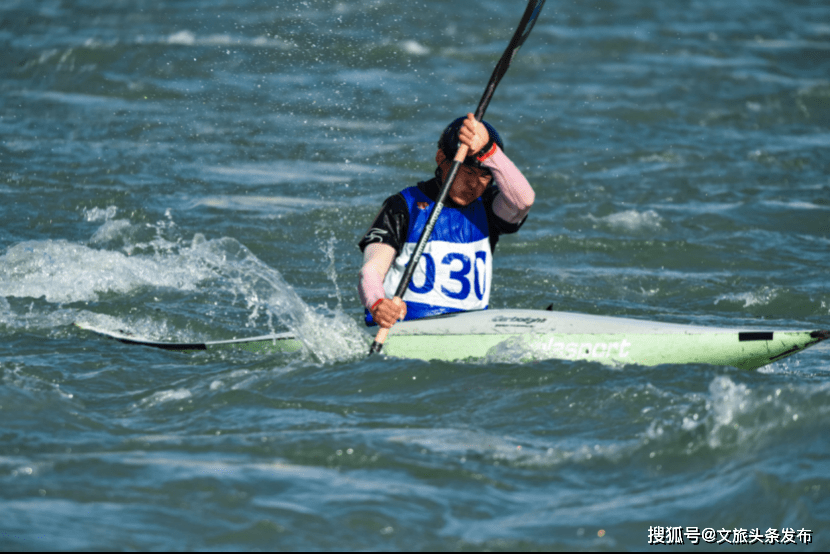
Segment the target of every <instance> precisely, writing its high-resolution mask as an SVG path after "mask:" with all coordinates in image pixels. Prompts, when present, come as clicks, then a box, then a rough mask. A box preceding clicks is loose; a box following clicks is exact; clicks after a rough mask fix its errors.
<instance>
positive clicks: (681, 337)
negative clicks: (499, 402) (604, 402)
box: [76, 310, 830, 369]
mask: <svg viewBox="0 0 830 554" xmlns="http://www.w3.org/2000/svg"><path fill="white" fill-rule="evenodd" d="M76 326H77V327H79V328H81V329H85V330H87V331H91V332H94V333H97V334H100V335H105V336H107V337H110V338H112V339H115V340H118V341H121V342H123V343H127V344H136V345H142V346H150V347H154V348H163V349H166V350H177V351H197V350H219V349H243V350H247V351H251V352H261V353H269V352H295V351H298V350H301V349H302V348H303V345H302V342H301V341H300V340H299V339H298V338H296V337H295V336H294V335H293V334H291V333H279V334H271V335H263V336H259V337H251V338H246V339H234V340H225V341H212V342H204V343H177V342H166V341H156V340H149V339H143V338H140V337H136V336H134V335H131V334H129V333H127V332H124V331H110V330H105V329H100V328H96V327H94V326H90V325H87V324H83V323H76ZM376 330H377V328H376V327H373V328H368V329H367V337H369V336H372V335H374V333H375V331H376ZM828 338H830V331H827V330H814V331H803V330H802V331H789V330H767V329H740V328H735V329H732V328H719V327H706V326H699V325H682V324H676V323H662V322H658V321H648V320H641V319H632V318H623V317H609V316H598V315H588V314H576V313H569V312H554V311H542V310H484V311H479V312H464V313H457V314H449V315H444V316H438V317H433V318H427V319H421V320H413V321H404V322H400V323H398V324H396V325H395V326H394V327H393V328H392V329H391V330H390V332H389V337H388V338H387V340H386V343H385V344H384V347H383V353H384V354H385V355H388V356H394V357H402V358H414V359H422V360H445V361H457V360H467V359H480V358H485V357H487V356H490V355H495V356H497V359H503V356H502V357H499V352H505V351H509V352H508V356H513V355H514V354H512V353H513V352H518V354H515V357H516V358H517V359H516V361H527V360H543V359H561V360H589V361H595V362H599V363H603V364H607V365H625V364H638V365H644V366H655V365H661V364H689V363H702V364H713V365H723V366H732V367H737V368H739V369H756V368H759V367H762V366H764V365H767V364H770V363H772V362H776V361H779V360H782V359H784V358H786V357H788V356H791V355H793V354H795V353H797V352H800V351H802V350H804V349H805V348H808V347H810V346H812V345H814V344H817V343H819V342H821V341H823V340H826V339H828ZM514 346H515V347H516V348H512V347H514Z"/></svg>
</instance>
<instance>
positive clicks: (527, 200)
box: [481, 147, 536, 223]
mask: <svg viewBox="0 0 830 554" xmlns="http://www.w3.org/2000/svg"><path fill="white" fill-rule="evenodd" d="M481 164H482V165H483V166H484V167H486V168H487V169H489V170H490V171H491V172H492V173H493V179H494V180H495V182H496V184H497V185H498V186H499V190H500V191H501V194H499V195H498V196H497V197H496V200H495V201H494V202H493V212H494V213H495V214H496V215H497V216H499V217H500V218H502V219H503V220H504V221H507V222H508V223H519V222H520V221H521V220H522V219H524V217H525V216H526V215H527V212H529V211H530V207H531V206H532V205H533V201H534V200H535V199H536V193H535V192H533V188H532V187H531V186H530V183H528V182H527V179H525V176H524V175H522V172H521V171H519V168H518V167H516V165H515V164H514V163H513V162H511V161H510V158H508V157H507V155H505V153H504V152H503V151H502V149H501V148H499V147H496V152H495V153H494V154H493V155H492V156H490V157H489V158H487V159H486V160H484V161H483V162H481Z"/></svg>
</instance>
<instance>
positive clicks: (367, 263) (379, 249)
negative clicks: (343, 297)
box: [357, 242, 395, 310]
mask: <svg viewBox="0 0 830 554" xmlns="http://www.w3.org/2000/svg"><path fill="white" fill-rule="evenodd" d="M394 259H395V249H394V248H392V247H391V246H389V245H388V244H382V243H379V242H378V243H373V244H369V245H367V246H366V249H365V250H364V251H363V267H362V268H360V279H359V282H358V286H357V291H358V294H359V295H360V302H361V303H362V304H363V306H364V307H365V308H366V309H367V310H368V309H370V308H371V307H372V306H373V305H374V304H375V302H377V301H378V300H380V299H382V298H386V292H385V291H384V290H383V280H384V279H385V278H386V272H387V271H389V268H390V267H392V261H393V260H394Z"/></svg>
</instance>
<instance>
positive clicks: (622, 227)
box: [588, 210, 663, 231]
mask: <svg viewBox="0 0 830 554" xmlns="http://www.w3.org/2000/svg"><path fill="white" fill-rule="evenodd" d="M588 219H590V220H591V221H594V222H596V224H598V225H601V226H604V227H610V228H611V229H614V230H618V231H654V230H656V229H659V228H660V227H662V222H663V218H662V217H660V215H659V214H658V213H657V212H655V211H654V210H647V211H645V212H638V211H637V210H626V211H624V212H617V213H614V214H611V215H607V216H604V217H595V216H593V215H588Z"/></svg>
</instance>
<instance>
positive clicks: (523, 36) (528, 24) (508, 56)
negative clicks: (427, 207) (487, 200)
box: [369, 0, 545, 354]
mask: <svg viewBox="0 0 830 554" xmlns="http://www.w3.org/2000/svg"><path fill="white" fill-rule="evenodd" d="M544 5H545V0H530V1H529V2H528V3H527V8H525V11H524V14H523V15H522V19H521V21H519V26H518V27H517V28H516V32H515V33H513V38H511V39H510V43H509V44H508V45H507V49H506V50H505V51H504V54H502V56H501V58H500V59H499V62H498V63H497V64H496V68H495V69H494V70H493V74H492V75H491V76H490V81H489V82H488V83H487V87H486V88H485V89H484V94H483V95H482V96H481V100H480V101H479V103H478V108H476V112H475V118H476V120H477V121H481V120H482V118H484V112H486V111H487V106H489V105H490V100H491V99H492V98H493V93H494V92H496V87H497V86H498V84H499V82H500V81H501V79H502V77H504V74H505V73H507V68H508V67H510V63H511V62H512V61H513V58H514V57H515V56H516V53H517V52H518V51H519V48H521V46H522V44H524V42H525V40H527V37H528V36H529V35H530V31H531V30H533V26H534V25H535V24H536V20H537V19H538V17H539V12H541V11H542V6H544ZM459 167H461V162H459V161H453V164H452V168H451V169H450V173H449V175H447V179H446V180H445V181H444V186H443V187H442V188H441V192H440V193H439V195H438V198H437V199H436V200H435V206H434V207H433V209H432V213H431V214H430V216H429V219H428V220H427V223H426V225H425V226H424V230H423V232H422V233H421V238H420V239H418V244H417V245H416V246H415V251H414V252H413V253H412V257H411V258H410V259H409V263H408V264H407V266H406V270H404V273H403V276H402V277H401V281H400V283H398V288H397V289H396V290H395V296H396V297H399V298H403V295H404V292H406V289H407V287H409V282H410V281H411V280H412V275H413V273H415V268H416V267H418V262H419V261H420V260H421V255H422V254H423V253H424V249H425V248H426V245H427V242H428V241H429V237H430V236H431V235H432V229H433V228H434V227H435V223H436V222H437V221H438V216H439V215H441V210H442V209H443V208H444V201H445V200H446V199H447V194H449V192H450V188H451V187H452V184H453V181H455V176H456V175H457V174H458V168H459ZM384 335H385V333H384ZM380 337H381V333H378V338H376V339H375V341H374V343H372V347H371V348H370V349H369V354H371V353H372V352H380V349H381V348H383V341H384V340H385V336H384V338H380ZM379 339H380V340H379Z"/></svg>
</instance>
